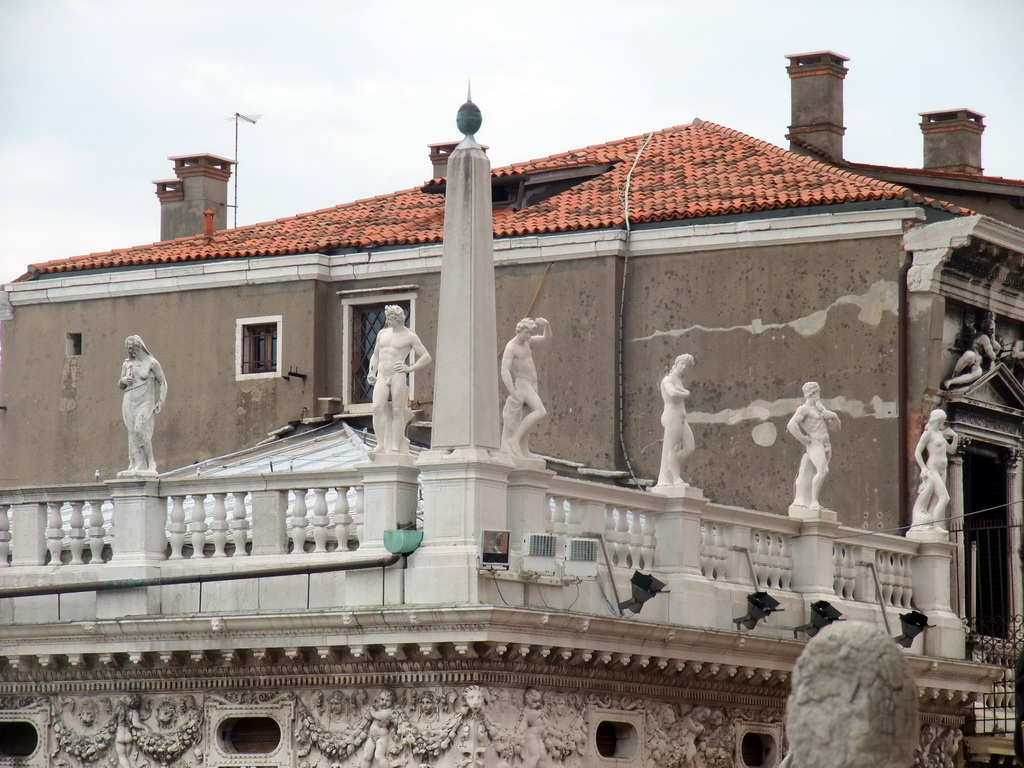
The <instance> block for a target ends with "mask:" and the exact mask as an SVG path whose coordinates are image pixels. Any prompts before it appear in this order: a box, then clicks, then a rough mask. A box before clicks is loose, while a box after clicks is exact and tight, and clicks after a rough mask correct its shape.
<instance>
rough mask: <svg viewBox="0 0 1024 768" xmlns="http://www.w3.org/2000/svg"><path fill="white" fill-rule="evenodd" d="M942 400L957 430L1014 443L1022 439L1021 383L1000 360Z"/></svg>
mask: <svg viewBox="0 0 1024 768" xmlns="http://www.w3.org/2000/svg"><path fill="white" fill-rule="evenodd" d="M945 400H946V410H947V412H948V413H949V420H950V424H951V425H952V426H953V428H954V429H956V430H957V431H958V432H961V433H963V434H972V435H973V436H974V437H978V438H981V439H983V440H986V441H988V442H993V443H997V444H1002V445H1007V446H1014V447H1016V446H1018V445H1019V444H1020V442H1021V441H1022V440H1024V386H1022V385H1021V383H1020V382H1019V381H1017V379H1016V377H1015V376H1014V375H1013V374H1012V373H1011V372H1010V370H1009V369H1008V368H1007V367H1006V366H1005V365H1003V364H1002V363H999V364H997V365H996V366H995V367H994V368H993V369H992V370H990V371H987V372H986V373H985V374H984V375H982V376H981V377H980V378H978V379H976V380H975V381H972V382H971V383H970V384H968V385H967V386H966V387H963V388H962V389H954V390H952V391H950V392H948V393H947V394H946V398H945Z"/></svg>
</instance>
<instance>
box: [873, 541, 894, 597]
mask: <svg viewBox="0 0 1024 768" xmlns="http://www.w3.org/2000/svg"><path fill="white" fill-rule="evenodd" d="M875 568H877V569H878V581H879V583H880V584H881V585H882V602H883V603H885V605H892V560H891V559H890V555H889V553H888V552H878V553H877V554H876V555H875Z"/></svg>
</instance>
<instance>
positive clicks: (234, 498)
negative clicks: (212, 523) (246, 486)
mask: <svg viewBox="0 0 1024 768" xmlns="http://www.w3.org/2000/svg"><path fill="white" fill-rule="evenodd" d="M245 496H246V493H245V491H235V492H234V493H232V494H231V541H232V543H233V544H234V545H235V548H234V551H233V552H232V553H231V555H232V557H245V556H246V555H247V554H249V553H248V552H246V551H245V532H246V531H247V530H249V521H248V520H246V519H245Z"/></svg>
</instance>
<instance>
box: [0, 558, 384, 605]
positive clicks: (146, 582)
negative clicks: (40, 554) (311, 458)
mask: <svg viewBox="0 0 1024 768" xmlns="http://www.w3.org/2000/svg"><path fill="white" fill-rule="evenodd" d="M403 557H404V555H402V554H394V555H391V556H390V557H382V558H378V559H377V560H355V561H349V562H347V563H328V564H324V565H299V566H292V567H290V568H253V569H252V570H248V571H233V572H231V573H215V574H210V575H207V576H196V575H188V576H157V577H154V578H149V579H116V580H113V581H100V582H94V583H92V584H68V585H66V586H61V587H52V586H51V587H11V588H9V589H0V599H3V598H11V597H37V596H40V595H62V594H65V593H72V592H109V591H111V590H115V589H139V588H141V587H168V586H172V585H175V584H203V583H205V582H208V581H239V580H241V579H264V578H268V577H272V576H308V575H309V574H311V573H333V572H335V571H362V570H368V569H371V568H388V567H389V566H392V565H394V564H395V563H397V562H398V561H399V560H401V559H402V558H403Z"/></svg>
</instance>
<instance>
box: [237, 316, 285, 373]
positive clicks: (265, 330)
mask: <svg viewBox="0 0 1024 768" xmlns="http://www.w3.org/2000/svg"><path fill="white" fill-rule="evenodd" d="M280 375H281V316H280V315H274V316H272V317H247V318H241V319H239V320H236V321H235V378H236V379H252V378H264V377H272V376H280Z"/></svg>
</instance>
